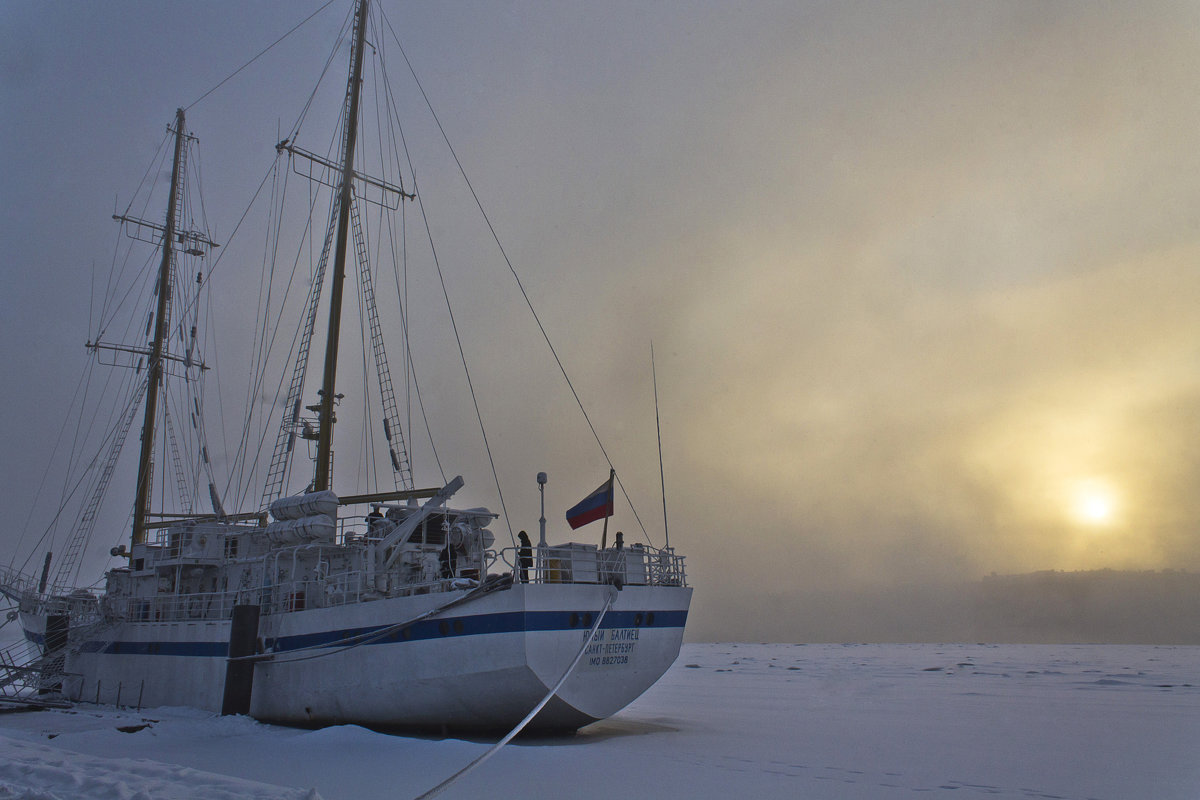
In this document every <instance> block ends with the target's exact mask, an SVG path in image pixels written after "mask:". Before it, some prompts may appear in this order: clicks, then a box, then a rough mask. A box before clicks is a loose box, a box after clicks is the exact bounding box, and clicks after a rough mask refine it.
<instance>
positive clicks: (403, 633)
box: [400, 628, 412, 641]
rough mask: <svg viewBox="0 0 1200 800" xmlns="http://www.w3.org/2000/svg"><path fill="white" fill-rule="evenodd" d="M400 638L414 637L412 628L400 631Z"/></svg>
mask: <svg viewBox="0 0 1200 800" xmlns="http://www.w3.org/2000/svg"><path fill="white" fill-rule="evenodd" d="M400 638H401V639H404V640H405V641H407V640H409V639H411V638H412V628H404V629H402V630H401V631H400Z"/></svg>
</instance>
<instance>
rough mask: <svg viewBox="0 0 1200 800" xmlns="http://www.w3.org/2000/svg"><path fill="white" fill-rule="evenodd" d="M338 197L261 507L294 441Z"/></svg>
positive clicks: (274, 489) (275, 491) (277, 485)
mask: <svg viewBox="0 0 1200 800" xmlns="http://www.w3.org/2000/svg"><path fill="white" fill-rule="evenodd" d="M340 205H341V201H340V200H339V199H338V196H337V195H336V194H335V195H334V198H333V208H332V209H331V213H330V215H329V227H328V229H327V230H326V231H325V243H324V244H323V245H322V246H321V260H320V261H319V262H317V271H316V273H315V274H314V275H313V282H312V286H311V287H310V289H309V293H308V307H307V308H306V309H305V314H306V315H307V319H306V320H305V323H304V331H303V332H302V334H301V336H300V349H299V350H298V351H297V353H296V361H295V363H294V365H293V367H292V382H291V383H290V384H289V385H288V394H287V402H286V403H285V404H284V407H283V421H282V422H281V423H280V425H279V435H278V436H277V437H276V439H275V451H274V453H272V455H271V466H270V468H269V469H268V471H267V482H266V486H265V487H264V489H263V496H262V507H263V508H266V507H267V506H269V505H271V502H272V501H273V500H276V499H278V498H279V496H280V495H282V494H283V488H284V483H285V482H286V480H287V471H288V462H289V461H290V459H291V453H292V447H293V446H294V445H295V443H296V431H297V425H298V424H299V421H300V402H301V400H300V392H301V391H303V389H304V376H305V374H306V373H307V371H308V354H309V351H310V349H311V346H312V336H313V328H314V327H315V326H316V322H317V306H318V305H319V304H320V302H321V289H322V288H323V286H324V284H325V267H326V266H327V265H328V263H329V253H330V252H331V251H332V250H333V237H334V234H335V233H336V232H337V218H338V208H339V206H340Z"/></svg>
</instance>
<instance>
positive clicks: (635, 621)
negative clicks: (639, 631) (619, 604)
mask: <svg viewBox="0 0 1200 800" xmlns="http://www.w3.org/2000/svg"><path fill="white" fill-rule="evenodd" d="M641 626H642V612H640V611H639V612H638V613H637V614H636V615H634V617H633V627H635V628H640V627H641Z"/></svg>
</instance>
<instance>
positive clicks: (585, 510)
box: [567, 476, 613, 530]
mask: <svg viewBox="0 0 1200 800" xmlns="http://www.w3.org/2000/svg"><path fill="white" fill-rule="evenodd" d="M612 515H613V479H612V477H611V476H610V477H609V479H608V480H606V481H605V482H604V483H602V484H600V488H599V489H597V490H596V491H594V492H592V493H591V494H589V495H588V496H587V497H585V498H583V499H582V500H580V501H579V502H578V503H576V504H575V505H573V506H571V508H570V509H568V510H567V523H568V524H570V526H571V530H575V529H576V528H578V527H580V526H581V525H587V524H588V523H589V522H595V521H596V520H598V519H604V518H605V517H611V516H612Z"/></svg>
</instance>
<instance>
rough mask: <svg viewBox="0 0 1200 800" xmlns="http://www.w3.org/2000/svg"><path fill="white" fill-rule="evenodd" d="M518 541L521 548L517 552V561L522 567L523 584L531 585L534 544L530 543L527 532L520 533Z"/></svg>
mask: <svg viewBox="0 0 1200 800" xmlns="http://www.w3.org/2000/svg"><path fill="white" fill-rule="evenodd" d="M517 539H518V540H520V542H521V546H520V548H519V549H518V550H517V561H518V563H519V565H520V567H521V583H529V569H530V567H532V566H533V543H532V542H530V541H529V534H528V533H526V532H525V531H521V532H520V533H518V534H517Z"/></svg>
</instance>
